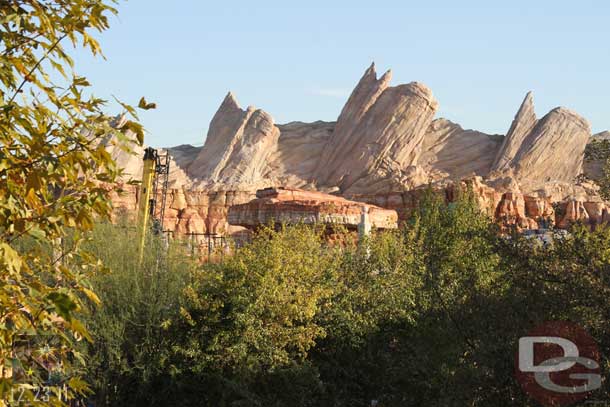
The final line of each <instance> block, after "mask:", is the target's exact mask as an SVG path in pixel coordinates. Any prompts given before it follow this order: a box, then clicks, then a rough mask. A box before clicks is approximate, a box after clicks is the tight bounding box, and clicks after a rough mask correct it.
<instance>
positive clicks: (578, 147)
mask: <svg viewBox="0 0 610 407" xmlns="http://www.w3.org/2000/svg"><path fill="white" fill-rule="evenodd" d="M590 137H591V127H590V125H589V122H587V120H585V119H584V118H583V117H581V116H580V115H579V114H578V113H575V112H573V111H571V110H569V109H566V108H564V107H557V108H555V109H553V110H551V111H550V112H549V113H547V114H546V115H545V116H544V117H543V118H542V119H540V120H539V121H538V123H537V124H536V126H535V127H534V128H533V129H532V130H531V131H530V133H529V134H528V136H527V137H526V139H525V140H523V143H522V145H521V148H520V149H519V151H518V152H517V154H516V155H515V158H514V159H513V164H512V166H514V168H515V173H516V176H517V178H518V179H519V180H535V181H538V182H540V181H543V182H549V181H550V182H574V179H575V178H576V177H577V176H578V175H579V174H581V173H582V164H583V158H584V153H585V147H586V146H587V142H588V141H589V138H590Z"/></svg>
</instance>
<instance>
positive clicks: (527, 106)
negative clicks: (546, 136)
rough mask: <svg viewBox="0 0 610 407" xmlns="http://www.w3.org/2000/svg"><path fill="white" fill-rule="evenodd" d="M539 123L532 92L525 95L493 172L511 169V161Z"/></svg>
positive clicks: (496, 159) (497, 157)
mask: <svg viewBox="0 0 610 407" xmlns="http://www.w3.org/2000/svg"><path fill="white" fill-rule="evenodd" d="M537 122H538V120H537V119H536V112H535V111H534V95H533V94H532V92H531V91H530V92H527V94H526V95H525V98H524V99H523V102H522V103H521V106H520V107H519V110H518V111H517V114H515V118H514V119H513V122H512V123H511V125H510V129H509V130H508V133H506V137H505V138H504V142H503V143H502V147H500V150H499V151H498V154H497V155H496V158H495V161H494V164H493V166H492V170H493V171H503V170H506V169H507V168H509V167H510V165H511V161H512V160H513V159H514V158H515V155H516V154H517V152H518V151H519V148H520V147H521V145H522V144H523V140H525V138H526V137H527V135H528V134H529V133H530V132H531V131H532V129H533V128H534V126H535V125H536V123H537Z"/></svg>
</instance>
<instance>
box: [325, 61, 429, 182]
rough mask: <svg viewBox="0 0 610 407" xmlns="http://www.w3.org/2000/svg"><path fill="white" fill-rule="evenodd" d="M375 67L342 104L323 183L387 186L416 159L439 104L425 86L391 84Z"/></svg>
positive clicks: (329, 149)
mask: <svg viewBox="0 0 610 407" xmlns="http://www.w3.org/2000/svg"><path fill="white" fill-rule="evenodd" d="M390 78H391V75H390V71H388V72H387V73H386V74H385V75H384V76H382V77H381V79H379V80H377V77H376V73H375V67H374V65H373V66H371V67H370V68H369V69H368V70H367V71H366V72H365V74H364V76H363V78H362V79H361V80H360V82H359V83H358V85H357V86H356V89H355V90H354V92H353V93H352V95H351V96H350V98H349V100H348V102H347V104H346V105H345V107H344V108H343V111H342V112H341V115H340V116H339V119H338V120H337V125H336V127H335V131H334V133H333V135H332V137H331V139H330V140H329V143H328V146H327V151H328V152H327V153H326V154H325V156H323V157H322V159H321V161H320V163H319V164H318V170H317V172H316V174H317V176H318V178H317V182H318V184H319V185H322V186H327V187H329V186H338V187H339V188H340V190H341V191H342V192H346V191H349V192H352V193H354V192H362V191H365V190H370V189H371V188H375V189H377V190H383V189H387V188H392V186H393V185H396V184H397V183H398V184H400V183H401V175H398V176H397V174H403V173H405V171H406V170H407V169H408V168H409V167H412V166H414V165H415V164H416V163H417V158H418V156H419V154H420V153H421V144H422V142H423V138H424V135H425V133H426V130H427V129H428V126H429V125H430V123H431V122H432V119H433V117H434V114H435V112H436V109H437V107H438V103H437V102H436V100H435V99H434V97H433V96H432V92H431V91H430V89H428V88H427V87H426V86H425V85H423V84H421V83H417V82H412V83H409V84H407V85H399V86H395V87H389V86H388V83H389V81H390Z"/></svg>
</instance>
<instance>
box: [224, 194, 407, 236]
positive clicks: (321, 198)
mask: <svg viewBox="0 0 610 407" xmlns="http://www.w3.org/2000/svg"><path fill="white" fill-rule="evenodd" d="M365 211H366V212H367V213H368V218H369V222H370V224H371V226H373V227H374V228H378V229H395V228H396V227H397V222H398V215H397V214H396V212H395V211H393V210H391V209H383V208H379V207H377V206H374V205H366V204H363V203H362V202H355V201H348V200H347V199H345V198H341V197H338V196H334V195H329V194H324V193H321V192H312V191H304V190H300V189H294V188H290V189H287V188H268V189H263V190H260V191H257V193H256V199H254V200H252V201H250V202H248V203H245V204H241V205H233V206H231V207H230V208H229V214H228V220H229V224H231V225H237V226H243V227H246V228H250V229H255V228H257V227H260V226H261V225H269V224H271V222H275V223H285V224H299V223H304V224H327V225H343V226H345V227H347V228H348V229H356V228H357V227H358V225H359V224H360V222H361V218H362V214H363V212H365Z"/></svg>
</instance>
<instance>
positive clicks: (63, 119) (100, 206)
mask: <svg viewBox="0 0 610 407" xmlns="http://www.w3.org/2000/svg"><path fill="white" fill-rule="evenodd" d="M113 3H114V2H110V1H109V2H105V1H102V0H61V1H48V0H9V1H2V2H0V238H1V240H0V327H1V328H2V329H1V331H0V332H1V333H0V405H6V403H7V402H8V401H9V400H10V399H11V398H12V399H13V403H15V402H17V401H21V402H23V403H26V402H27V403H30V404H31V405H59V404H61V400H66V399H70V398H73V397H75V396H77V395H79V394H83V393H85V392H86V391H87V385H86V384H85V383H84V382H83V381H82V380H81V379H80V378H79V375H78V371H77V368H76V366H78V365H79V364H80V362H81V361H82V356H83V355H81V354H80V353H78V352H77V351H76V350H75V348H74V342H75V341H78V340H81V339H83V338H88V337H89V335H88V333H87V331H86V329H85V328H84V326H83V324H82V323H81V321H80V319H78V318H77V314H78V313H79V311H81V310H82V308H83V304H82V302H83V299H85V298H88V300H91V301H94V302H96V301H97V297H96V295H95V294H94V293H93V291H91V289H90V286H89V284H88V282H87V278H88V275H89V274H90V272H91V271H92V270H93V268H94V267H95V266H96V264H97V262H96V261H95V260H94V259H93V258H92V257H91V256H89V255H87V254H86V253H85V252H84V251H82V250H81V243H82V239H83V233H85V232H87V231H89V230H91V228H92V227H93V224H94V222H95V220H96V219H97V218H103V217H105V216H107V215H108V214H109V211H110V208H111V207H110V202H109V201H108V199H107V191H106V190H105V189H104V188H103V186H102V184H101V183H102V182H111V181H113V180H114V179H115V177H116V176H117V174H118V173H119V170H118V169H117V168H116V166H115V163H114V162H113V160H112V159H111V157H110V156H109V154H108V153H107V152H106V151H105V149H104V148H103V146H100V145H99V143H98V142H97V139H98V137H97V136H99V135H101V134H108V133H111V132H114V130H113V129H112V128H111V127H110V126H109V121H108V118H107V117H106V116H105V115H104V114H103V111H102V108H103V105H104V101H103V100H101V99H99V98H96V97H94V96H90V95H88V94H89V92H88V91H87V87H89V86H90V84H89V82H88V81H87V79H86V78H84V77H82V76H79V75H78V74H77V73H76V71H75V70H74V61H73V60H72V58H71V57H70V48H71V47H85V48H87V49H88V50H89V51H90V52H91V53H92V54H94V55H99V54H100V53H101V49H100V46H99V44H98V42H97V41H96V40H95V39H94V37H93V34H94V33H95V32H101V31H103V30H105V29H107V28H108V24H109V22H108V17H109V16H110V15H112V14H114V13H115V12H116V10H115V9H114V8H113V7H112V5H113ZM126 107H128V106H126ZM129 110H132V109H131V108H129ZM125 129H130V130H132V131H135V132H136V133H138V134H139V136H140V138H141V136H142V128H141V126H140V125H139V124H137V123H135V122H131V121H130V122H128V124H127V125H126V126H125ZM118 136H119V137H121V139H123V136H122V135H120V134H119V135H118ZM68 231H70V232H69V233H70V235H71V238H70V239H67V238H66V237H67V235H68ZM62 241H64V242H67V243H66V244H61V243H60V242H62ZM49 371H51V372H52V377H49ZM15 399H19V400H17V401H15Z"/></svg>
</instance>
